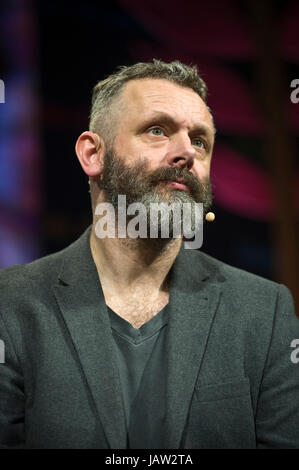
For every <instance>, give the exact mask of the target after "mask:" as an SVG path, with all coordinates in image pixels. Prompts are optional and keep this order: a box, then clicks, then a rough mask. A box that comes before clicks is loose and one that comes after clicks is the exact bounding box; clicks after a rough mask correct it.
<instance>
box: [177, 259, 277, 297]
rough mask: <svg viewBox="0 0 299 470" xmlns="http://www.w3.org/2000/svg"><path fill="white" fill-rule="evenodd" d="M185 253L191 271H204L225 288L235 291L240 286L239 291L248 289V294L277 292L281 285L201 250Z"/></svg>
mask: <svg viewBox="0 0 299 470" xmlns="http://www.w3.org/2000/svg"><path fill="white" fill-rule="evenodd" d="M184 251H185V253H184V256H185V257H186V260H188V265H189V266H190V270H193V271H195V272H196V271H201V270H204V272H206V273H207V274H208V276H209V278H210V279H211V280H212V281H214V282H217V283H219V282H220V283H221V284H223V287H224V288H228V289H234V288H235V287H236V286H238V289H246V290H247V292H248V291H250V290H251V291H252V290H256V289H259V290H260V289H262V290H263V289H264V290H266V291H268V292H269V290H270V291H273V292H277V289H278V287H279V284H278V283H277V282H275V281H273V280H270V279H266V278H264V277H262V276H260V275H258V274H253V273H251V272H248V271H246V270H244V269H240V268H237V267H235V266H231V265H229V264H227V263H225V262H223V261H220V260H218V259H216V258H214V257H213V256H211V255H209V254H207V253H204V252H202V251H199V250H184Z"/></svg>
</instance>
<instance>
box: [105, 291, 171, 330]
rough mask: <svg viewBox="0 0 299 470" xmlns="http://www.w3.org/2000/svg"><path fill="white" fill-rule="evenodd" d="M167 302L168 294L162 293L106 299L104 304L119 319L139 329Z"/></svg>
mask: <svg viewBox="0 0 299 470" xmlns="http://www.w3.org/2000/svg"><path fill="white" fill-rule="evenodd" d="M168 302H169V293H168V292H162V293H160V294H159V295H158V296H150V295H148V296H147V295H140V296H137V295H133V296H132V295H131V296H130V295H128V296H126V297H123V298H120V297H117V296H113V297H110V298H108V299H106V304H107V305H108V307H110V308H111V310H113V311H114V312H115V313H117V314H118V315H119V316H120V317H122V318H124V319H125V320H126V321H128V322H129V323H131V325H133V326H134V328H140V327H141V326H142V325H143V324H144V323H146V322H148V321H149V320H150V319H151V318H153V317H154V316H155V315H156V314H157V313H159V312H160V311H161V310H162V309H163V308H164V307H165V305H167V304H168Z"/></svg>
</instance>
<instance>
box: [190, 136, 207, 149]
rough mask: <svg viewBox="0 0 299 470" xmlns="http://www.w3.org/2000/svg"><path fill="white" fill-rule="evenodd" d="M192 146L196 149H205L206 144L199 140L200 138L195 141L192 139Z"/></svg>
mask: <svg viewBox="0 0 299 470" xmlns="http://www.w3.org/2000/svg"><path fill="white" fill-rule="evenodd" d="M192 144H193V145H195V146H196V147H200V148H205V147H206V146H205V143H204V142H203V141H202V140H201V139H199V138H198V137H196V138H195V139H192Z"/></svg>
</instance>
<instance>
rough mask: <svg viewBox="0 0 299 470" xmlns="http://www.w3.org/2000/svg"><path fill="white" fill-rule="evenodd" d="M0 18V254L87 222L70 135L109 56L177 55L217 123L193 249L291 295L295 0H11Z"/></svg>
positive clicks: (296, 129)
mask: <svg viewBox="0 0 299 470" xmlns="http://www.w3.org/2000/svg"><path fill="white" fill-rule="evenodd" d="M0 25H1V30H0V39H1V43H0V65H1V68H0V79H2V80H3V82H4V83H5V86H6V87H5V91H6V96H5V103H0V139H1V140H0V208H1V214H0V224H1V226H0V244H1V245H0V266H1V267H4V266H7V265H10V264H14V263H23V262H27V261H30V260H32V259H35V258H37V257H40V256H43V255H46V254H49V253H52V252H54V251H56V250H59V249H61V248H63V247H65V246H66V245H67V244H69V243H70V242H72V241H73V240H75V239H76V238H77V237H78V236H79V235H80V234H81V233H82V231H83V230H84V229H85V228H86V227H87V226H88V225H89V224H90V223H91V218H92V214H91V210H90V201H89V194H88V185H87V177H86V176H85V175H84V173H83V172H82V170H81V167H80V165H79V163H78V161H77V157H76V155H75V152H74V146H75V142H76V139H77V137H78V135H79V134H80V133H81V132H83V131H84V130H87V128H88V116H89V109H90V99H91V90H92V87H93V86H94V85H95V83H96V82H97V81H98V80H100V79H103V78H105V77H106V76H107V75H108V74H110V73H111V72H112V71H114V70H115V68H116V67H117V66H118V65H127V64H132V63H135V62H137V61H146V60H150V59H152V58H159V59H163V60H166V61H170V60H175V59H179V60H182V61H183V62H185V63H188V64H196V65H197V66H198V68H199V71H200V72H201V74H202V76H203V78H204V79H205V80H206V81H207V84H208V87H209V105H210V107H211V109H212V112H213V114H214V117H215V123H216V128H217V138H216V146H215V151H214V157H213V164H212V183H213V190H214V207H213V210H214V212H215V214H216V221H215V222H214V223H213V224H206V225H205V229H204V242H203V246H202V248H201V250H202V251H205V252H207V253H209V254H211V255H213V256H215V257H216V258H218V259H221V260H223V261H225V262H227V263H229V264H232V265H234V266H237V267H240V268H243V269H246V270H248V271H250V272H253V273H256V274H259V275H261V276H264V277H266V278H269V279H274V280H277V281H280V282H284V283H286V284H287V285H288V286H289V287H290V288H291V290H292V292H293V294H294V296H295V297H297V298H298V277H299V275H298V266H299V257H298V247H297V244H298V243H297V242H298V213H299V168H298V137H299V103H298V104H297V103H296V102H292V101H291V92H292V88H291V82H292V80H294V79H296V78H298V80H299V67H298V63H299V35H298V31H299V3H298V2H297V1H291V0H289V1H264V2H258V1H254V0H251V1H249V0H248V1H233V0H209V1H208V2H201V1H198V0H194V1H187V2H182V1H173V0H164V1H163V2H161V1H158V0H147V1H146V2H141V1H140V0H139V1H138V0H113V1H109V2H106V4H105V3H104V2H100V1H91V0H87V1H86V0H84V1H76V2H65V1H63V2H62V1H61V0H60V1H57V0H53V1H46V0H43V1H29V0H23V1H21V0H20V1H17V0H11V1H7V2H2V6H1V17H0ZM298 84H299V83H298ZM298 98H299V92H298ZM0 101H1V100H0Z"/></svg>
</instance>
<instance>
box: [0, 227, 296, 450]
mask: <svg viewBox="0 0 299 470" xmlns="http://www.w3.org/2000/svg"><path fill="white" fill-rule="evenodd" d="M90 230H91V228H90V227H89V228H88V229H87V230H86V232H85V233H84V234H83V235H82V236H81V237H80V238H79V240H77V241H76V242H75V243H73V244H72V245H70V246H69V247H68V248H66V249H64V250H62V251H60V252H58V253H55V254H53V255H50V256H47V257H45V258H42V259H40V260H37V261H34V262H33V263H30V264H27V265H23V266H13V267H10V268H6V269H4V270H2V271H1V272H0V338H1V339H2V340H3V341H4V343H5V363H4V364H0V444H1V446H2V448H18V447H28V448H114V449H122V448H125V447H126V425H125V414H124V408H123V404H122V395H121V388H120V379H119V375H118V369H117V358H116V352H115V348H114V344H113V338H112V335H111V329H110V323H109V317H108V313H107V309H106V305H105V301H104V296H103V292H102V289H101V284H100V282H99V278H98V274H97V270H96V267H95V264H94V262H93V259H92V256H91V252H90V248H89V235H90ZM295 338H299V320H298V318H297V317H296V316H295V314H294V310H293V303H292V298H291V295H290V293H289V291H288V290H287V288H286V287H285V286H283V285H279V284H276V283H274V282H271V281H268V280H265V279H262V278H260V277H258V276H255V275H252V274H249V273H247V272H245V271H241V270H239V269H235V268H233V267H230V266H228V265H226V264H224V263H221V262H219V261H217V260H215V259H213V258H211V257H210V256H208V255H205V254H203V253H201V252H198V251H193V250H186V249H184V248H182V249H181V250H180V253H179V255H178V257H177V259H176V261H175V263H174V266H173V269H172V281H171V291H170V304H169V323H168V326H167V344H168V348H167V350H168V356H167V364H168V377H167V410H166V429H167V432H166V433H165V434H166V446H165V448H169V449H175V448H187V449H191V448H198V449H204V448H299V364H296V363H294V362H292V361H291V353H292V351H293V349H292V348H291V346H290V345H291V342H292V340H293V339H295Z"/></svg>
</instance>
